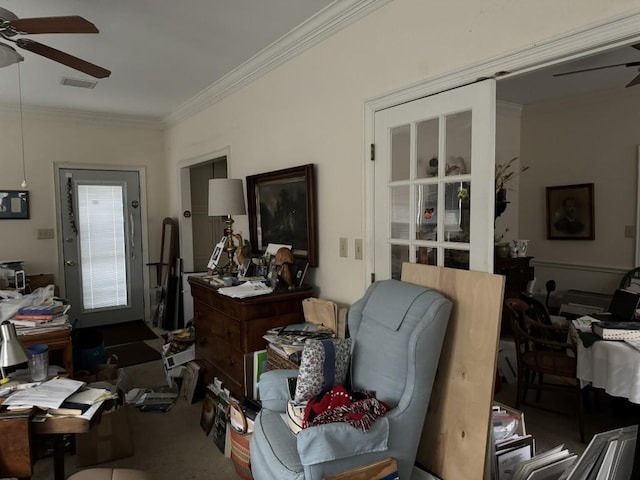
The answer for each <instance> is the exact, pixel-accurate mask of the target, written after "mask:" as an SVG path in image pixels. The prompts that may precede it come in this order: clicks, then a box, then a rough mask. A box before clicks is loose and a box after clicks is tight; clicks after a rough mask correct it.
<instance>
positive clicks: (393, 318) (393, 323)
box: [362, 282, 424, 331]
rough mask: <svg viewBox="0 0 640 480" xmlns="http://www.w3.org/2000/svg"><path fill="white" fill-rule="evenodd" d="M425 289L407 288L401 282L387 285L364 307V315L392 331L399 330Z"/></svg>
mask: <svg viewBox="0 0 640 480" xmlns="http://www.w3.org/2000/svg"><path fill="white" fill-rule="evenodd" d="M423 291H424V290H423V289H421V288H420V287H417V286H415V287H414V288H407V287H406V285H405V284H402V283H400V282H391V283H388V284H387V285H385V291H384V293H382V294H378V295H374V296H372V297H371V298H370V299H369V301H368V302H367V304H366V305H365V306H364V309H363V311H362V315H363V316H365V317H367V318H370V319H372V320H374V321H376V322H378V323H380V324H381V325H384V326H385V327H387V328H390V329H391V330H394V331H395V330H398V329H399V328H400V325H402V322H403V321H404V319H405V317H406V315H407V313H408V312H409V310H410V309H411V307H412V305H413V304H414V302H415V300H416V298H417V297H418V296H420V295H421V294H422V293H423Z"/></svg>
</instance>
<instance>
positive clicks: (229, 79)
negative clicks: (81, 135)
mask: <svg viewBox="0 0 640 480" xmlns="http://www.w3.org/2000/svg"><path fill="white" fill-rule="evenodd" d="M390 1H391V0H340V1H338V2H334V3H333V4H331V5H329V6H327V7H326V8H324V9H323V10H321V11H320V12H318V13H317V14H316V15H314V16H313V17H311V18H310V19H309V20H307V21H306V22H304V23H302V24H300V25H299V26H297V27H296V28H294V29H293V30H291V31H290V32H289V33H287V34H286V35H284V36H282V37H281V38H280V39H278V40H276V41H275V42H274V43H272V44H271V45H269V46H268V47H266V48H265V49H263V50H262V51H261V52H259V53H257V54H256V55H254V56H253V57H251V58H250V59H249V60H247V61H246V62H244V63H243V64H242V65H240V66H238V67H237V68H235V69H234V70H232V71H231V72H229V73H228V74H227V75H225V76H224V77H222V78H221V79H220V80H218V81H216V82H214V83H212V84H211V85H210V86H209V87H207V88H205V89H204V90H202V91H201V92H200V93H198V94H196V95H194V96H193V97H191V98H190V99H189V100H187V101H186V102H184V103H182V104H181V105H180V106H179V107H178V108H177V109H176V111H175V112H173V113H170V114H169V115H167V116H165V117H164V124H165V127H170V126H172V125H175V124H176V123H178V122H180V121H181V120H184V119H185V118H188V117H190V116H192V115H194V114H196V113H198V112H201V111H202V110H204V109H206V108H207V107H210V106H211V105H213V104H215V103H217V102H219V101H221V100H222V99H224V98H226V97H228V96H229V95H231V94H233V93H235V92H237V91H238V90H240V89H241V88H243V87H245V86H246V85H248V84H250V83H251V82H253V81H254V80H257V79H258V78H260V77H262V76H263V75H265V74H267V73H268V72H270V71H271V70H273V69H275V68H277V67H278V66H280V65H282V64H284V63H285V62H287V61H289V60H291V59H292V58H294V57H296V56H297V55H300V54H301V53H302V52H304V51H305V50H307V49H309V48H311V47H313V46H314V45H317V44H318V43H320V42H321V41H323V40H324V39H326V38H328V37H330V36H331V35H333V34H334V33H336V32H338V31H340V30H342V29H343V28H345V27H347V26H349V25H351V24H352V23H354V22H356V21H358V20H360V19H361V18H363V17H365V16H367V15H368V14H370V13H371V12H373V11H374V10H377V9H378V8H380V7H382V6H384V5H386V4H387V3H389V2H390Z"/></svg>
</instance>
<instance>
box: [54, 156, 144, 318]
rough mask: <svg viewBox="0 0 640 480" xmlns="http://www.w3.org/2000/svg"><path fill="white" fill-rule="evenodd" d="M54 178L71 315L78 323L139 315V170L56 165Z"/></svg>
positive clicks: (141, 286)
mask: <svg viewBox="0 0 640 480" xmlns="http://www.w3.org/2000/svg"><path fill="white" fill-rule="evenodd" d="M58 180H59V182H60V185H59V192H60V202H61V205H60V210H59V211H60V214H61V219H60V220H61V225H62V236H61V237H62V238H61V241H62V253H63V259H62V262H63V268H64V279H65V280H64V283H65V292H66V297H67V299H68V300H69V302H70V304H71V306H72V308H71V311H70V319H71V321H72V322H74V321H75V320H77V322H78V323H77V325H76V326H77V327H80V328H83V327H91V326H97V325H106V324H113V323H122V322H127V321H132V320H142V319H144V278H143V259H142V233H141V211H140V210H141V206H140V179H139V174H138V172H135V171H115V170H81V169H60V170H59V177H58Z"/></svg>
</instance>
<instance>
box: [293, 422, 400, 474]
mask: <svg viewBox="0 0 640 480" xmlns="http://www.w3.org/2000/svg"><path fill="white" fill-rule="evenodd" d="M388 439H389V420H388V419H387V418H386V417H380V418H378V419H376V421H375V423H374V424H373V426H372V427H371V429H370V430H369V431H368V432H367V433H364V432H363V431H362V430H361V429H359V428H355V427H353V426H352V425H349V424H348V423H328V424H326V425H318V426H315V427H308V428H305V429H303V430H301V431H300V432H299V433H298V436H297V439H296V441H297V443H298V454H299V455H300V462H301V463H302V465H315V464H318V463H323V462H330V461H332V460H337V459H340V458H347V457H352V456H354V455H360V454H364V453H372V452H382V451H385V450H387V449H388V444H387V442H388Z"/></svg>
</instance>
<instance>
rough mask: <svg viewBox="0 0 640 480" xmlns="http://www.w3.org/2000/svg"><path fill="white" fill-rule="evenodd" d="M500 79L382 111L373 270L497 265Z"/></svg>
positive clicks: (488, 268) (383, 273) (396, 272)
mask: <svg viewBox="0 0 640 480" xmlns="http://www.w3.org/2000/svg"><path fill="white" fill-rule="evenodd" d="M495 105H496V101H495V81H494V80H484V81H482V82H478V83H474V84H472V85H468V86H465V87H460V88H456V89H453V90H450V91H447V92H444V93H440V94H437V95H433V96H430V97H426V98H422V99H419V100H415V101H412V102H409V103H405V104H403V105H399V106H396V107H392V108H388V109H385V110H381V111H379V112H377V113H376V114H375V117H374V122H375V133H374V135H375V137H374V138H375V139H374V142H375V152H376V158H375V166H374V228H373V230H374V240H373V248H374V254H373V258H374V272H375V278H376V280H380V279H384V278H397V279H400V274H401V269H402V263H403V262H414V263H415V262H417V263H424V264H429V265H439V266H445V267H455V268H462V269H468V270H478V271H484V272H493V221H494V215H493V212H494V170H495Z"/></svg>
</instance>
